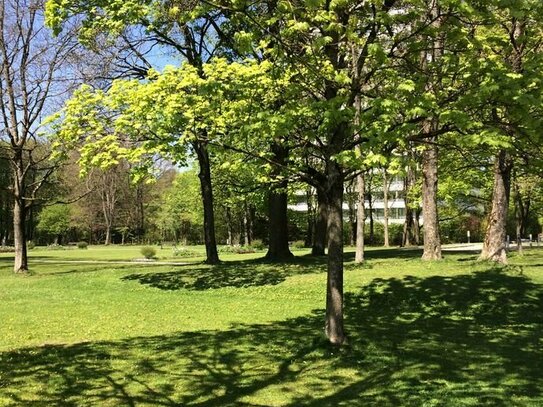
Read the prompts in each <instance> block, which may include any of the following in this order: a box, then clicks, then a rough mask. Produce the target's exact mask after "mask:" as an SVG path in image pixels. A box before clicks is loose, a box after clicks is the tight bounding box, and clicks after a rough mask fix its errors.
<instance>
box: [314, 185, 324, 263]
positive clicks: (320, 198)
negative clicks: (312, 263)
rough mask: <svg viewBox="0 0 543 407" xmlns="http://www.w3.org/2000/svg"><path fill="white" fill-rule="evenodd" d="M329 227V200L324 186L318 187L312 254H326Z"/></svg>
mask: <svg viewBox="0 0 543 407" xmlns="http://www.w3.org/2000/svg"><path fill="white" fill-rule="evenodd" d="M327 227H328V202H327V199H326V195H325V192H324V188H322V187H319V188H317V218H316V220H315V233H314V238H313V247H312V248H311V254H312V255H313V256H324V254H325V247H326V231H327Z"/></svg>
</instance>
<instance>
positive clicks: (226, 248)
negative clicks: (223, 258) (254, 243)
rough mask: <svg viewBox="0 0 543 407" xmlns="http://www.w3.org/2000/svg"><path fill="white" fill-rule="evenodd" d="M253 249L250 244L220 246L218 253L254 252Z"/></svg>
mask: <svg viewBox="0 0 543 407" xmlns="http://www.w3.org/2000/svg"><path fill="white" fill-rule="evenodd" d="M254 252H255V249H254V248H253V247H251V246H222V247H220V248H219V253H233V254H247V253H254Z"/></svg>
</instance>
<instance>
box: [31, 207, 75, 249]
mask: <svg viewBox="0 0 543 407" xmlns="http://www.w3.org/2000/svg"><path fill="white" fill-rule="evenodd" d="M70 215H71V214H70V208H69V207H67V206H66V205H51V206H46V207H45V208H43V209H42V211H41V212H40V214H39V222H38V230H40V231H42V232H45V233H47V234H50V235H53V236H54V238H55V240H54V243H55V244H59V243H60V241H61V238H62V235H64V234H65V233H66V232H67V231H68V230H69V229H70V227H71V222H70Z"/></svg>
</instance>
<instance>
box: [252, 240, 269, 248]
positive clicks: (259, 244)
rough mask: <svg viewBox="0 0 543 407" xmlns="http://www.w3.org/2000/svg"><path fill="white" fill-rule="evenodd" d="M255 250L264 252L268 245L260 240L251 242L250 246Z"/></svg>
mask: <svg viewBox="0 0 543 407" xmlns="http://www.w3.org/2000/svg"><path fill="white" fill-rule="evenodd" d="M250 246H251V247H252V248H253V249H254V250H264V249H265V248H266V245H265V244H264V242H263V241H262V240H260V239H255V240H253V241H252V242H251V245H250Z"/></svg>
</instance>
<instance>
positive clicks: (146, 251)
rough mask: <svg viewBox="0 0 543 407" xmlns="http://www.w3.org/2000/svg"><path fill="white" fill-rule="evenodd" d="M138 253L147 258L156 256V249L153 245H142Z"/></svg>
mask: <svg viewBox="0 0 543 407" xmlns="http://www.w3.org/2000/svg"><path fill="white" fill-rule="evenodd" d="M140 253H141V254H142V255H143V257H145V258H146V259H149V260H150V259H154V258H155V257H156V249H155V248H154V247H150V246H144V247H142V248H141V249H140Z"/></svg>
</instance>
